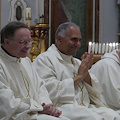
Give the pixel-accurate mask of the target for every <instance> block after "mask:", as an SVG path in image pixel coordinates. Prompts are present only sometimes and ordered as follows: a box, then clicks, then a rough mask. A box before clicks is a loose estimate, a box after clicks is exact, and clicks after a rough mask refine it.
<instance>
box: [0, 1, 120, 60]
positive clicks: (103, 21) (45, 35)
mask: <svg viewBox="0 0 120 120" xmlns="http://www.w3.org/2000/svg"><path fill="white" fill-rule="evenodd" d="M10 21H20V22H24V23H26V24H27V25H28V26H29V27H30V31H31V36H32V39H33V43H32V48H31V50H30V51H29V54H28V56H29V57H30V59H31V61H34V59H35V58H36V57H37V56H38V55H39V54H41V53H43V52H45V51H46V50H47V48H48V47H49V46H50V45H52V44H54V43H55V37H54V36H55V31H56V29H57V27H58V25H60V24H61V23H63V22H67V21H71V22H74V23H75V24H77V25H79V26H80V29H81V34H82V41H81V47H80V48H79V50H78V52H77V53H76V55H75V57H76V58H79V59H82V55H83V54H84V52H88V53H90V51H92V52H93V53H94V58H95V59H94V60H95V61H94V62H96V61H98V60H99V59H100V57H101V56H102V55H103V54H104V53H106V52H111V51H112V50H114V49H118V48H119V44H120V0H0V29H2V27H4V26H5V25H6V24H7V23H9V22H10Z"/></svg>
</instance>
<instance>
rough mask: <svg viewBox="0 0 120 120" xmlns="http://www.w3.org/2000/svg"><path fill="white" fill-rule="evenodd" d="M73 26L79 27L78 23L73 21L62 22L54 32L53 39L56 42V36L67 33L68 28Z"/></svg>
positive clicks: (62, 35) (63, 35)
mask: <svg viewBox="0 0 120 120" xmlns="http://www.w3.org/2000/svg"><path fill="white" fill-rule="evenodd" d="M71 26H74V27H77V28H79V29H80V27H79V26H78V25H76V24H75V23H73V22H65V23H62V24H60V25H59V26H58V28H57V30H56V33H55V41H56V42H57V36H58V35H60V36H61V37H63V38H64V37H65V36H66V35H67V32H68V28H69V27H71Z"/></svg>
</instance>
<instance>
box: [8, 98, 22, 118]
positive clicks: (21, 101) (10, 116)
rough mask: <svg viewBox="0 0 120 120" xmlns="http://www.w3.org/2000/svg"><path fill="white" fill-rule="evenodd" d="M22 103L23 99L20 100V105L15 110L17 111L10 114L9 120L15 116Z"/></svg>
mask: <svg viewBox="0 0 120 120" xmlns="http://www.w3.org/2000/svg"><path fill="white" fill-rule="evenodd" d="M21 104H22V100H21V101H20V104H19V106H18V107H17V109H16V110H15V112H14V113H13V114H12V115H11V116H10V118H9V120H11V118H12V116H13V115H14V114H15V113H16V112H17V110H18V109H19V108H20V106H21Z"/></svg>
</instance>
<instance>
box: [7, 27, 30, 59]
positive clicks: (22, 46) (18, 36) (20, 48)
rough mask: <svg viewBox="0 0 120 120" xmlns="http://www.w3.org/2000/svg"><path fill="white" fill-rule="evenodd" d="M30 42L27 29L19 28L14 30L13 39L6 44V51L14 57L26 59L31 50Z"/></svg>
mask: <svg viewBox="0 0 120 120" xmlns="http://www.w3.org/2000/svg"><path fill="white" fill-rule="evenodd" d="M31 44H32V40H31V34H30V31H29V29H27V28H19V29H17V30H16V32H15V34H14V37H13V38H12V39H11V40H9V42H8V43H7V49H6V50H7V51H8V53H9V54H11V55H12V56H15V57H18V58H20V57H22V58H24V57H26V56H27V54H28V51H29V49H30V48H31Z"/></svg>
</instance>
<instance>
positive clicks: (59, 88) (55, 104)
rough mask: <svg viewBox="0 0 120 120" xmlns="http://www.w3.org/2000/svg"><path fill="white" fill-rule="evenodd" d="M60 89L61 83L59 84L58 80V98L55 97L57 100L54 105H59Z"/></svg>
mask: <svg viewBox="0 0 120 120" xmlns="http://www.w3.org/2000/svg"><path fill="white" fill-rule="evenodd" d="M60 90H61V85H60V82H59V85H58V99H57V102H56V103H55V105H54V106H55V107H56V108H57V107H59V105H60V103H58V101H59V99H60Z"/></svg>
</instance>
